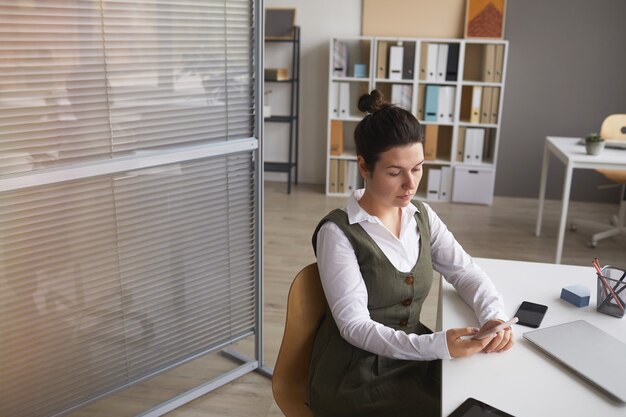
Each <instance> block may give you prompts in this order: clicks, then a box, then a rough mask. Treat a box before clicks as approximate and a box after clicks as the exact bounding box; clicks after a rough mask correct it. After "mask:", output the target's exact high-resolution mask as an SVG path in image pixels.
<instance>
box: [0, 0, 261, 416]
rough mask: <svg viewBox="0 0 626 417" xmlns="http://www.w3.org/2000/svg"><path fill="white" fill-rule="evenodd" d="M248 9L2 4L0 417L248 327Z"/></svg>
mask: <svg viewBox="0 0 626 417" xmlns="http://www.w3.org/2000/svg"><path fill="white" fill-rule="evenodd" d="M254 7H255V4H254V2H252V1H243V0H239V1H238V0H227V1H210V0H185V1H183V2H180V1H177V0H134V1H132V0H126V1H115V0H74V1H70V2H68V1H65V0H10V1H9V0H0V381H3V384H2V385H3V388H2V390H0V415H10V416H15V417H18V416H29V417H32V416H40V415H54V414H56V413H60V412H63V411H65V410H71V409H73V408H74V407H77V406H79V405H80V404H82V403H84V402H85V401H89V400H90V399H93V398H96V397H98V396H100V395H102V394H106V393H108V392H111V391H114V390H116V389H118V388H121V387H124V386H126V385H128V384H131V383H133V382H134V381H137V380H139V379H141V378H144V377H147V376H149V375H152V374H155V373H158V372H159V371H160V370H162V369H165V368H167V367H169V366H172V365H175V364H178V363H182V362H185V361H186V360H188V359H190V358H192V357H195V356H197V355H199V354H202V353H204V352H209V351H211V350H212V349H215V348H216V347H218V346H221V345H223V344H224V343H225V342H227V341H229V340H236V339H238V338H241V337H243V336H245V335H248V334H252V333H253V332H254V326H255V318H256V316H255V308H256V306H255V302H256V300H255V290H256V285H257V283H258V276H259V271H258V267H257V265H258V262H257V257H258V253H257V249H256V248H257V245H258V227H259V222H258V214H257V213H258V207H257V201H258V200H257V199H258V197H259V195H258V186H259V185H258V183H259V182H258V178H257V176H256V175H257V174H256V172H257V163H258V160H259V155H258V152H257V150H258V143H257V140H256V138H255V137H254V135H255V131H256V126H255V102H256V91H255V86H256V81H255V77H254V74H255V67H254V66H255V60H256V58H255V52H254V51H255V47H254V46H255V42H256V40H255V37H254V33H255V32H254V25H255V23H254V18H253V16H254V13H253V12H254Z"/></svg>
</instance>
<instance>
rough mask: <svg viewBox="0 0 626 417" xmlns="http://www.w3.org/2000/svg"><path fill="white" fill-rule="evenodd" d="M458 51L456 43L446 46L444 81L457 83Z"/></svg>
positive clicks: (458, 46) (458, 47)
mask: <svg viewBox="0 0 626 417" xmlns="http://www.w3.org/2000/svg"><path fill="white" fill-rule="evenodd" d="M459 49H460V45H459V44H458V43H451V44H449V45H448V62H447V64H446V81H457V79H458V75H459Z"/></svg>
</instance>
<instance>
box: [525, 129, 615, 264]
mask: <svg viewBox="0 0 626 417" xmlns="http://www.w3.org/2000/svg"><path fill="white" fill-rule="evenodd" d="M580 140H581V139H580V138H561V137H553V136H548V137H547V138H546V143H545V148H544V151H543V164H542V167H541V183H540V187H539V213H538V214H537V228H536V230H535V234H536V235H537V236H539V235H540V234H541V220H542V217H543V203H544V200H545V196H546V182H547V180H548V166H549V164H550V153H552V154H554V155H555V156H556V157H557V158H559V160H561V162H563V164H564V165H565V183H564V184H563V204H562V207H561V221H560V223H559V235H558V240H557V243H556V260H555V263H557V264H558V263H561V256H562V255H563V239H564V237H565V226H566V222H567V208H568V205H569V195H570V189H571V187H572V173H573V171H574V170H575V169H626V150H621V149H610V148H604V150H603V151H602V152H601V153H600V155H587V153H586V151H585V147H584V146H583V145H579V144H578V142H579V141H580Z"/></svg>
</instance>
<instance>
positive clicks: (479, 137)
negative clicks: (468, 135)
mask: <svg viewBox="0 0 626 417" xmlns="http://www.w3.org/2000/svg"><path fill="white" fill-rule="evenodd" d="M484 146H485V129H475V132H474V144H473V149H474V160H473V161H472V163H474V164H480V163H482V162H483V149H484Z"/></svg>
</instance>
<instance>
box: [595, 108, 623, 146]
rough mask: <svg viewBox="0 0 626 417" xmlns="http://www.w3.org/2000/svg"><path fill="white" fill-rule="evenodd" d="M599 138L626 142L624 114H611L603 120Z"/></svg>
mask: <svg viewBox="0 0 626 417" xmlns="http://www.w3.org/2000/svg"><path fill="white" fill-rule="evenodd" d="M600 136H601V137H603V138H604V139H613V140H626V114H612V115H610V116H609V117H607V118H606V119H604V121H603V122H602V127H601V128H600Z"/></svg>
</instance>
